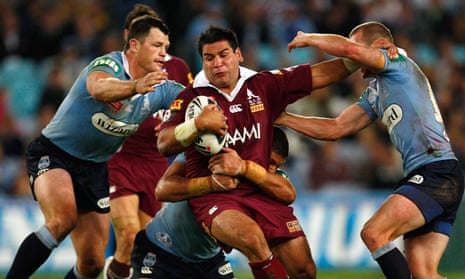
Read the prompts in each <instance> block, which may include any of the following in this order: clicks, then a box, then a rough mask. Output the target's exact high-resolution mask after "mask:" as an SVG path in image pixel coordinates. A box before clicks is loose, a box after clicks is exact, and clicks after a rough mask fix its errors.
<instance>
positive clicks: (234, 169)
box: [208, 148, 296, 204]
mask: <svg viewBox="0 0 465 279" xmlns="http://www.w3.org/2000/svg"><path fill="white" fill-rule="evenodd" d="M223 151H224V152H222V153H219V154H217V155H214V156H213V157H212V158H210V161H209V164H208V168H209V169H210V171H211V172H212V173H214V174H224V175H230V176H242V177H245V178H247V179H249V180H250V181H252V182H254V183H255V184H256V185H257V186H258V187H259V188H260V189H261V190H262V191H263V192H265V193H266V194H267V195H268V196H270V197H272V198H273V199H275V200H278V201H280V202H283V203H286V204H290V203H292V202H293V201H294V200H295V198H296V191H295V188H294V186H293V185H292V183H291V182H290V181H289V179H287V178H286V177H283V176H282V175H280V174H276V173H271V172H269V171H267V170H266V169H265V168H264V167H262V166H261V165H259V164H257V163H255V162H253V161H250V160H243V159H242V158H241V157H240V156H239V155H238V154H237V152H236V151H235V150H233V149H231V148H223Z"/></svg>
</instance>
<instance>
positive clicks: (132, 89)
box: [86, 71, 168, 102]
mask: <svg viewBox="0 0 465 279" xmlns="http://www.w3.org/2000/svg"><path fill="white" fill-rule="evenodd" d="M167 77H168V76H167V73H164V72H162V71H156V72H152V73H149V74H147V75H145V76H144V77H142V78H139V79H134V80H120V79H118V78H115V77H114V76H112V75H111V74H108V73H106V72H104V71H92V72H91V73H89V74H88V76H87V79H86V86H87V91H89V94H90V95H91V96H92V97H93V98H94V99H96V100H98V101H102V102H114V101H118V100H122V99H125V98H128V97H130V96H133V95H135V94H145V93H148V92H153V91H154V90H155V89H154V86H155V85H157V84H160V83H161V82H162V81H164V80H166V79H167Z"/></svg>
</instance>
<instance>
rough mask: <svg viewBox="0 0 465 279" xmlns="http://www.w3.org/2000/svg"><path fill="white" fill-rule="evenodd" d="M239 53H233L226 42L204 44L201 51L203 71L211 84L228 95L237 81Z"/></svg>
mask: <svg viewBox="0 0 465 279" xmlns="http://www.w3.org/2000/svg"><path fill="white" fill-rule="evenodd" d="M242 61H243V58H242V54H241V51H240V50H239V48H237V49H236V50H235V51H234V50H233V49H232V48H231V46H230V45H229V43H228V42H227V41H219V42H215V43H212V44H205V45H204V46H203V49H202V63H203V70H204V71H205V74H206V76H207V78H208V80H209V81H210V83H211V84H213V85H214V86H216V87H217V88H219V89H221V91H223V92H225V93H230V92H231V91H232V90H233V89H234V87H235V86H236V83H237V80H238V79H239V63H240V62H242Z"/></svg>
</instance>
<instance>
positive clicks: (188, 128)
mask: <svg viewBox="0 0 465 279" xmlns="http://www.w3.org/2000/svg"><path fill="white" fill-rule="evenodd" d="M197 134H198V130H197V126H195V118H192V119H189V120H187V121H184V122H183V123H181V124H179V125H178V126H176V128H174V136H175V138H176V140H177V141H178V142H180V143H181V144H182V146H184V147H187V146H189V145H191V144H192V142H193V141H194V140H195V138H196V137H197Z"/></svg>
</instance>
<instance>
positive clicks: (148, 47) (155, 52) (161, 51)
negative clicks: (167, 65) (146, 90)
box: [136, 28, 170, 73]
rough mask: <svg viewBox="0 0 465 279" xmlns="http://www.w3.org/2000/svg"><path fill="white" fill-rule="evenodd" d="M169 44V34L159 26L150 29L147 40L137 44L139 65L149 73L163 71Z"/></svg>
mask: <svg viewBox="0 0 465 279" xmlns="http://www.w3.org/2000/svg"><path fill="white" fill-rule="evenodd" d="M169 45H170V41H169V38H168V35H166V34H164V33H163V32H161V31H160V29H158V28H152V29H150V33H149V35H148V36H147V37H146V38H145V40H144V41H141V42H139V43H138V44H137V46H136V47H137V61H138V63H139V65H140V66H141V67H142V68H143V69H144V70H145V71H146V72H147V73H149V72H155V71H161V69H162V67H163V63H164V62H165V57H166V50H167V49H168V47H169Z"/></svg>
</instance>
